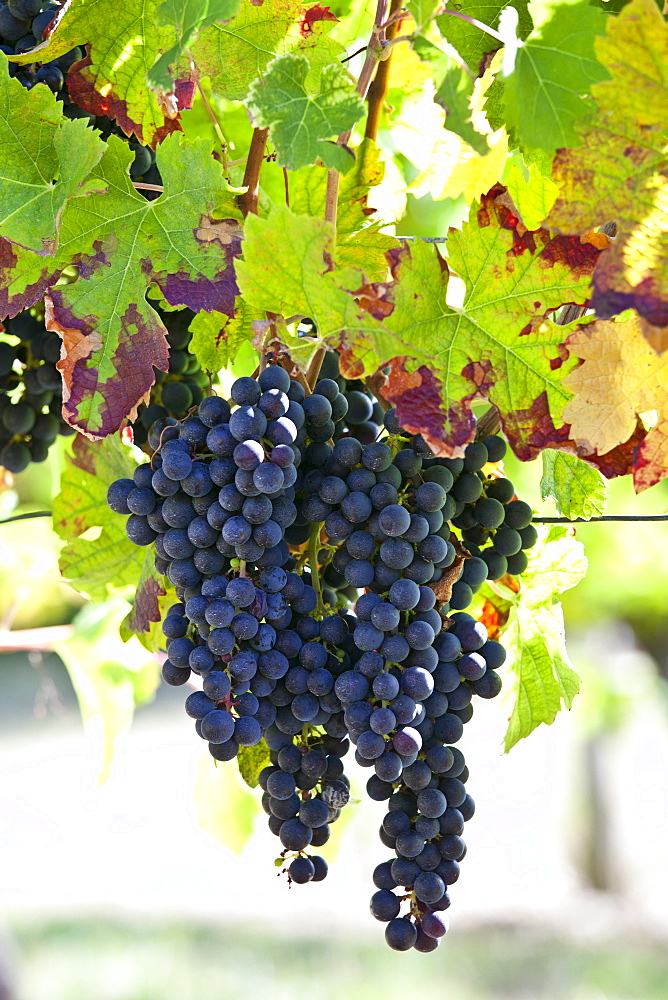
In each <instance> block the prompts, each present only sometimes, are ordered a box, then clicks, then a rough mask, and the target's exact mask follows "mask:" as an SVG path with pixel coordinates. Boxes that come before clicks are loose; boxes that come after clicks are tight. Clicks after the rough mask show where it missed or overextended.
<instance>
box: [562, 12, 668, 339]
mask: <svg viewBox="0 0 668 1000" xmlns="http://www.w3.org/2000/svg"><path fill="white" fill-rule="evenodd" d="M596 51H597V54H598V56H599V58H600V60H601V63H602V64H603V65H604V66H605V67H606V68H607V70H608V71H609V73H610V76H611V80H610V81H609V82H606V83H599V84H597V85H596V86H595V87H594V88H593V93H594V97H595V98H596V101H597V104H598V114H597V116H596V117H593V118H592V119H591V121H590V122H589V123H587V127H586V128H585V127H584V126H582V127H581V129H580V140H581V141H582V145H581V146H579V148H578V149H563V150H559V152H558V154H557V158H556V160H555V165H554V172H553V177H554V180H555V181H556V182H557V184H558V185H559V188H560V196H559V199H558V201H557V203H556V205H555V207H554V209H553V211H552V212H551V214H550V218H549V220H548V221H549V224H550V225H554V226H558V227H560V228H567V229H570V230H571V231H573V230H579V231H581V232H582V231H585V230H588V229H593V228H595V227H596V226H599V225H602V224H603V223H605V222H609V221H611V220H615V221H616V222H617V226H618V237H617V239H616V241H615V243H614V245H613V246H612V247H611V248H610V249H609V250H607V251H606V253H605V255H604V257H603V258H602V260H601V262H600V264H599V266H598V267H597V269H596V272H595V274H594V293H593V296H592V306H593V307H594V308H595V309H596V312H597V314H598V315H599V316H600V317H601V318H603V319H609V318H610V317H611V316H614V315H615V314H617V313H620V312H623V311H624V310H625V309H628V308H632V307H633V308H635V309H637V310H638V312H639V313H640V314H641V316H643V317H645V318H646V319H647V320H648V322H649V323H650V324H653V325H654V326H658V327H662V326H666V325H668V264H667V259H668V258H667V257H666V253H665V246H666V233H668V195H667V187H666V175H667V174H668V157H667V156H666V145H665V143H666V138H665V128H666V121H667V120H668V79H667V78H666V72H665V67H666V65H668V26H667V25H666V24H665V22H664V19H663V17H662V16H661V14H660V13H659V11H658V10H657V8H656V6H655V4H654V3H653V0H632V2H631V3H629V4H628V5H627V6H626V7H625V8H624V10H623V11H622V13H621V14H620V15H619V16H618V17H611V18H610V19H609V21H608V31H607V35H606V37H605V38H600V39H598V40H597V42H596Z"/></svg>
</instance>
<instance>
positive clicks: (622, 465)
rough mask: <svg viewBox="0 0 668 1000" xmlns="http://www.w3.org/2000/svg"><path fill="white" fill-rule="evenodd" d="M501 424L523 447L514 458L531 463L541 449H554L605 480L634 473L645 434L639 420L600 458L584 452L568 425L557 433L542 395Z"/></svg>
mask: <svg viewBox="0 0 668 1000" xmlns="http://www.w3.org/2000/svg"><path fill="white" fill-rule="evenodd" d="M501 425H502V427H503V430H504V432H505V433H506V434H507V435H508V437H509V439H512V440H521V441H522V442H523V444H522V446H521V447H520V448H517V449H516V454H517V457H518V458H520V459H521V460H522V461H523V462H531V461H533V459H535V458H537V457H538V455H540V453H541V451H543V449H544V448H554V449H556V450H557V451H564V452H567V453H568V454H570V455H576V456H577V457H578V458H581V459H582V460H583V461H585V462H588V463H589V464H590V465H593V466H595V467H596V468H597V469H599V470H600V471H601V473H602V474H603V475H604V476H605V477H606V479H615V478H616V477H617V476H628V475H630V473H632V472H633V465H634V460H635V453H636V448H637V447H638V445H639V444H640V443H641V442H642V441H643V440H644V439H645V437H646V435H647V431H646V430H645V428H644V427H643V425H642V423H641V422H640V421H638V423H637V425H636V428H635V430H634V432H633V434H632V435H631V437H630V438H629V439H628V441H625V442H624V443H623V444H621V445H618V446H617V447H615V448H612V449H610V450H609V451H606V452H604V453H603V454H601V455H597V454H590V453H585V451H584V449H582V448H581V447H578V445H577V443H576V442H575V441H573V440H572V439H571V436H570V435H571V428H570V425H569V424H564V425H563V426H562V427H560V428H559V429H558V430H557V428H556V427H555V426H554V424H553V423H552V420H551V419H550V414H549V410H548V407H547V400H546V398H545V396H544V395H541V396H540V397H539V398H538V399H537V400H536V401H535V403H534V405H533V406H532V407H531V408H530V409H528V410H515V411H513V412H512V413H511V414H509V415H506V416H505V418H503V417H502V418H501Z"/></svg>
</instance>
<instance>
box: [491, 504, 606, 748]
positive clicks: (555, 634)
mask: <svg viewBox="0 0 668 1000" xmlns="http://www.w3.org/2000/svg"><path fill="white" fill-rule="evenodd" d="M537 528H538V530H539V542H538V544H537V545H536V546H535V547H534V548H533V549H531V550H529V552H528V553H527V554H528V557H529V564H528V566H527V569H526V571H525V572H524V573H523V574H522V577H521V589H520V593H519V595H518V598H517V601H516V602H515V604H514V606H513V610H512V612H511V615H510V618H509V620H508V624H507V626H506V628H505V630H504V632H503V644H504V646H505V647H506V650H507V652H508V660H507V663H506V668H505V669H506V674H505V675H504V689H505V695H504V698H505V700H506V701H507V702H508V703H509V704H510V705H511V706H512V709H511V715H510V719H509V723H508V729H507V732H506V737H505V750H506V753H507V752H508V751H509V750H511V749H512V748H513V747H514V746H515V744H516V743H517V742H518V741H519V740H521V739H523V738H524V737H526V736H528V735H529V734H530V733H532V732H533V730H534V729H536V728H537V726H539V725H541V723H545V725H548V726H549V725H551V724H552V722H554V719H555V717H556V715H557V713H558V712H559V711H560V710H561V708H562V706H563V707H565V708H570V707H571V705H572V704H573V699H574V698H575V695H576V694H577V693H578V691H579V689H580V680H579V678H578V675H577V674H576V673H575V671H574V670H573V668H572V666H571V664H570V661H569V659H568V654H567V652H566V644H565V636H564V617H563V611H562V608H561V603H560V602H559V598H558V595H559V594H561V593H563V592H564V591H565V590H570V589H571V587H575V586H576V584H577V583H579V581H580V580H581V579H582V578H583V577H584V575H585V573H586V571H587V560H586V558H585V555H584V547H583V545H582V543H581V542H578V541H576V540H575V538H574V537H573V533H572V529H570V528H568V527H566V526H564V525H561V524H554V525H550V526H549V528H548V527H547V526H540V525H537ZM508 673H509V674H510V676H509V677H508V676H507V674H508Z"/></svg>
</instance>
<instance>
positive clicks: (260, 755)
mask: <svg viewBox="0 0 668 1000" xmlns="http://www.w3.org/2000/svg"><path fill="white" fill-rule="evenodd" d="M270 763H271V761H270V759H269V747H268V746H267V744H266V743H265V741H264V739H261V740H260V742H259V743H256V745H255V746H254V747H239V753H238V755H237V764H238V765H239V774H240V775H241V777H242V778H243V779H244V781H245V782H246V784H247V785H248V787H249V788H257V783H258V777H259V774H260V771H261V770H262V769H263V768H265V767H267V765H268V764H270Z"/></svg>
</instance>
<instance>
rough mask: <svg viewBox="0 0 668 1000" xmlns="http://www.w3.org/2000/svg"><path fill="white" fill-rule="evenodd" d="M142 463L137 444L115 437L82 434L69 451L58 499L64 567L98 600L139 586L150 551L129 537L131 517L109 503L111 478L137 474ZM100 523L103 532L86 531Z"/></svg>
mask: <svg viewBox="0 0 668 1000" xmlns="http://www.w3.org/2000/svg"><path fill="white" fill-rule="evenodd" d="M136 467H137V464H136V462H135V461H134V459H133V457H132V452H131V450H130V449H128V448H126V447H125V446H124V445H122V444H121V442H120V441H119V440H118V438H114V437H110V438H107V440H106V441H104V442H102V443H100V444H93V443H92V442H91V441H87V440H86V439H85V438H83V437H76V438H75V440H74V447H73V451H72V454H71V455H67V456H66V457H65V467H64V469H63V472H62V474H61V477H60V493H59V494H58V495H57V496H56V497H55V499H54V501H53V527H54V531H55V532H56V533H57V534H58V535H59V536H60V538H62V539H63V540H64V541H65V542H66V545H65V546H64V547H63V549H62V551H61V554H60V570H61V573H62V574H63V576H64V577H65V579H67V580H68V582H69V583H70V584H71V586H73V587H75V588H76V589H77V590H80V591H82V592H83V593H86V594H88V595H89V596H90V597H92V598H93V600H98V601H104V600H106V599H107V597H108V596H109V593H110V591H113V590H114V589H119V588H123V587H126V586H129V585H130V586H135V585H136V583H137V580H138V579H139V577H140V575H141V573H142V569H143V564H144V552H143V551H142V549H141V548H139V547H138V546H137V545H134V544H133V543H132V542H131V541H130V539H129V538H128V537H127V535H126V533H125V518H123V517H122V516H121V515H120V514H115V513H114V512H113V511H112V510H110V509H109V507H107V489H108V488H109V486H110V485H111V483H113V482H114V480H116V479H131V478H132V475H133V473H134V470H135V469H136ZM100 528H101V529H102V531H101V534H99V537H97V538H95V539H91V538H87V537H82V536H84V535H85V534H86V533H88V532H91V529H98V530H99V529H100ZM91 533H93V532H91Z"/></svg>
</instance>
